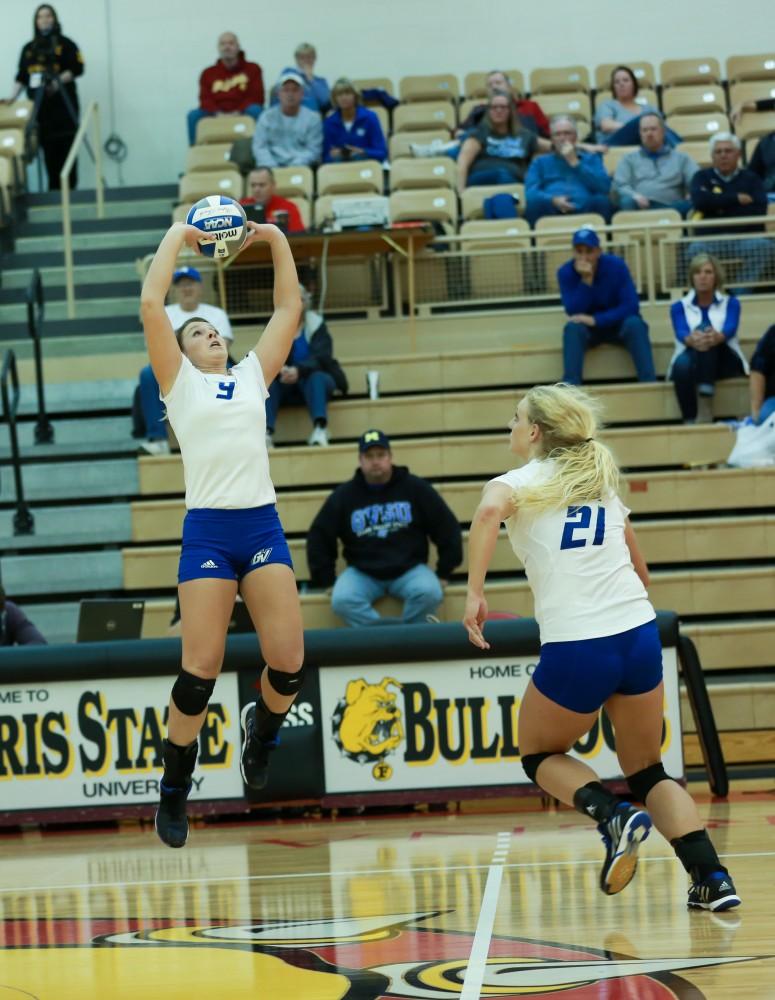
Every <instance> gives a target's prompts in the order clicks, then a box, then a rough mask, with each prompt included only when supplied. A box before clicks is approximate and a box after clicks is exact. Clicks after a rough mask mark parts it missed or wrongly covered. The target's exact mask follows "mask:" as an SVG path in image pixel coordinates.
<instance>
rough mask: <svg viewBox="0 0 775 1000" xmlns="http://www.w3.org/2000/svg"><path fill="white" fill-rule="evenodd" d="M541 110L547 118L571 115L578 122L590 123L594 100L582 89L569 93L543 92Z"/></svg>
mask: <svg viewBox="0 0 775 1000" xmlns="http://www.w3.org/2000/svg"><path fill="white" fill-rule="evenodd" d="M541 110H542V111H543V113H544V114H545V115H546V117H547V118H553V117H554V115H570V116H571V117H572V118H574V119H575V120H576V121H578V122H582V123H584V124H585V125H587V126H588V125H589V123H590V122H591V121H592V102H591V101H590V99H589V95H588V94H584V93H582V92H581V91H577V92H576V93H567V94H542V95H541Z"/></svg>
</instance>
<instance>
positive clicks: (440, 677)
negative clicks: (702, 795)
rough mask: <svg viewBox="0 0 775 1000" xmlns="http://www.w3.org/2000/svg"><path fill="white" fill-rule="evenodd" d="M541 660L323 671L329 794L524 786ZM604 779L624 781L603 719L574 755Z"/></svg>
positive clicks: (668, 727) (676, 734)
mask: <svg viewBox="0 0 775 1000" xmlns="http://www.w3.org/2000/svg"><path fill="white" fill-rule="evenodd" d="M662 655H663V664H664V671H665V713H664V730H663V741H662V751H663V755H664V762H665V767H666V769H667V771H668V773H669V774H672V775H673V776H674V777H679V776H683V752H682V743H681V720H680V703H679V697H678V664H677V657H676V651H675V649H671V648H666V649H664V650H663V654H662ZM535 666H536V658H535V657H532V658H531V657H510V658H507V659H503V658H501V659H497V658H492V659H490V658H485V657H483V658H481V659H476V660H447V661H441V660H440V661H436V662H431V663H393V664H388V663H383V664H379V665H378V666H360V667H359V666H353V667H323V668H322V669H321V670H320V699H321V711H322V720H323V754H324V761H325V778H326V792H327V793H328V794H329V795H330V794H336V793H347V792H360V793H362V792H369V791H372V792H376V791H380V792H385V791H405V790H411V789H423V788H434V789H435V788H470V787H481V786H483V785H517V784H527V783H528V781H527V778H526V776H525V773H524V771H523V770H522V767H521V764H520V761H519V750H518V733H517V713H518V710H519V704H520V700H521V698H522V695H523V693H524V691H525V688H526V687H527V684H528V681H529V679H530V675H531V673H532V671H533V670H534V669H535ZM573 755H574V756H576V757H578V758H579V759H581V760H584V761H587V762H588V763H589V764H590V766H591V767H593V768H594V769H595V770H596V771H597V772H598V773H599V775H600V776H601V778H604V779H612V778H620V777H621V769H620V767H619V763H618V761H617V759H616V754H615V752H614V738H613V731H612V728H611V725H610V723H609V721H608V719H607V717H605V716H601V718H600V720H599V721H598V722H597V723H596V724H595V726H594V727H593V729H592V730H591V731H590V733H589V734H588V735H587V736H586V737H585V738H584V739H582V740H580V741H579V743H577V744H576V746H575V747H574V750H573Z"/></svg>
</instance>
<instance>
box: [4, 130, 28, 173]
mask: <svg viewBox="0 0 775 1000" xmlns="http://www.w3.org/2000/svg"><path fill="white" fill-rule="evenodd" d="M0 156H2V157H5V158H7V159H8V160H10V161H11V162H12V163H14V162H15V163H16V171H17V178H18V181H19V183H20V184H21V183H23V179H24V132H23V131H22V129H20V128H4V129H0ZM11 170H12V171H13V167H12V168H11Z"/></svg>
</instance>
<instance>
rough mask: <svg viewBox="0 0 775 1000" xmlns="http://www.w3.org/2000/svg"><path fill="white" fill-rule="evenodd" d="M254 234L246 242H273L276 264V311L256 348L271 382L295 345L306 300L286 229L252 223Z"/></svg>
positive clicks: (264, 371) (266, 375) (265, 378)
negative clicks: (301, 291) (302, 294)
mask: <svg viewBox="0 0 775 1000" xmlns="http://www.w3.org/2000/svg"><path fill="white" fill-rule="evenodd" d="M248 228H249V229H250V235H249V236H248V239H247V241H246V243H245V245H246V246H249V245H250V243H253V242H256V241H258V240H263V241H264V242H266V243H268V244H269V247H270V249H271V251H272V264H273V265H274V312H273V313H272V318H271V319H270V320H269V322H268V323H267V325H266V329H265V330H264V332H263V333H262V334H261V336H260V337H259V338H258V343H257V344H256V346H255V347H254V351H255V353H256V356H257V357H258V360H259V363H260V364H261V370H262V372H263V373H264V381H265V382H266V384H267V385H269V384H270V383H271V382H272V381H274V378H275V376H276V375H277V373H278V372H279V371H280V369H281V368H282V366H283V365H284V364H285V361H286V358H287V357H288V354H289V353H290V350H291V344H292V343H293V339H294V337H295V336H296V334H297V333H298V332H299V319H300V317H301V310H302V303H301V295H300V294H299V278H298V275H297V274H296V262H295V261H294V259H293V254H292V253H291V248H290V246H289V245H288V240H287V239H286V238H285V235H284V234H283V232H282V231H281V230H280V229H278V228H277V226H271V225H259V223H257V222H248Z"/></svg>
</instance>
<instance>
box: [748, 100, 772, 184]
mask: <svg viewBox="0 0 775 1000" xmlns="http://www.w3.org/2000/svg"><path fill="white" fill-rule="evenodd" d="M765 103H766V104H770V105H772V108H773V109H775V97H773V98H770V99H769V100H767V101H756V104H757V107H758V105H759V104H765ZM748 169H749V170H752V171H753V172H754V173H755V174H756V176H757V177H759V178H761V182H762V184H763V185H764V190H765V191H766V192H767V198H768V200H769V201H775V132H770V133H769V134H768V135H763V136H762V137H761V139H759V141H758V142H757V143H756V149H755V150H754V151H753V156H752V157H751V159H750V162H749V164H748Z"/></svg>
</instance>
